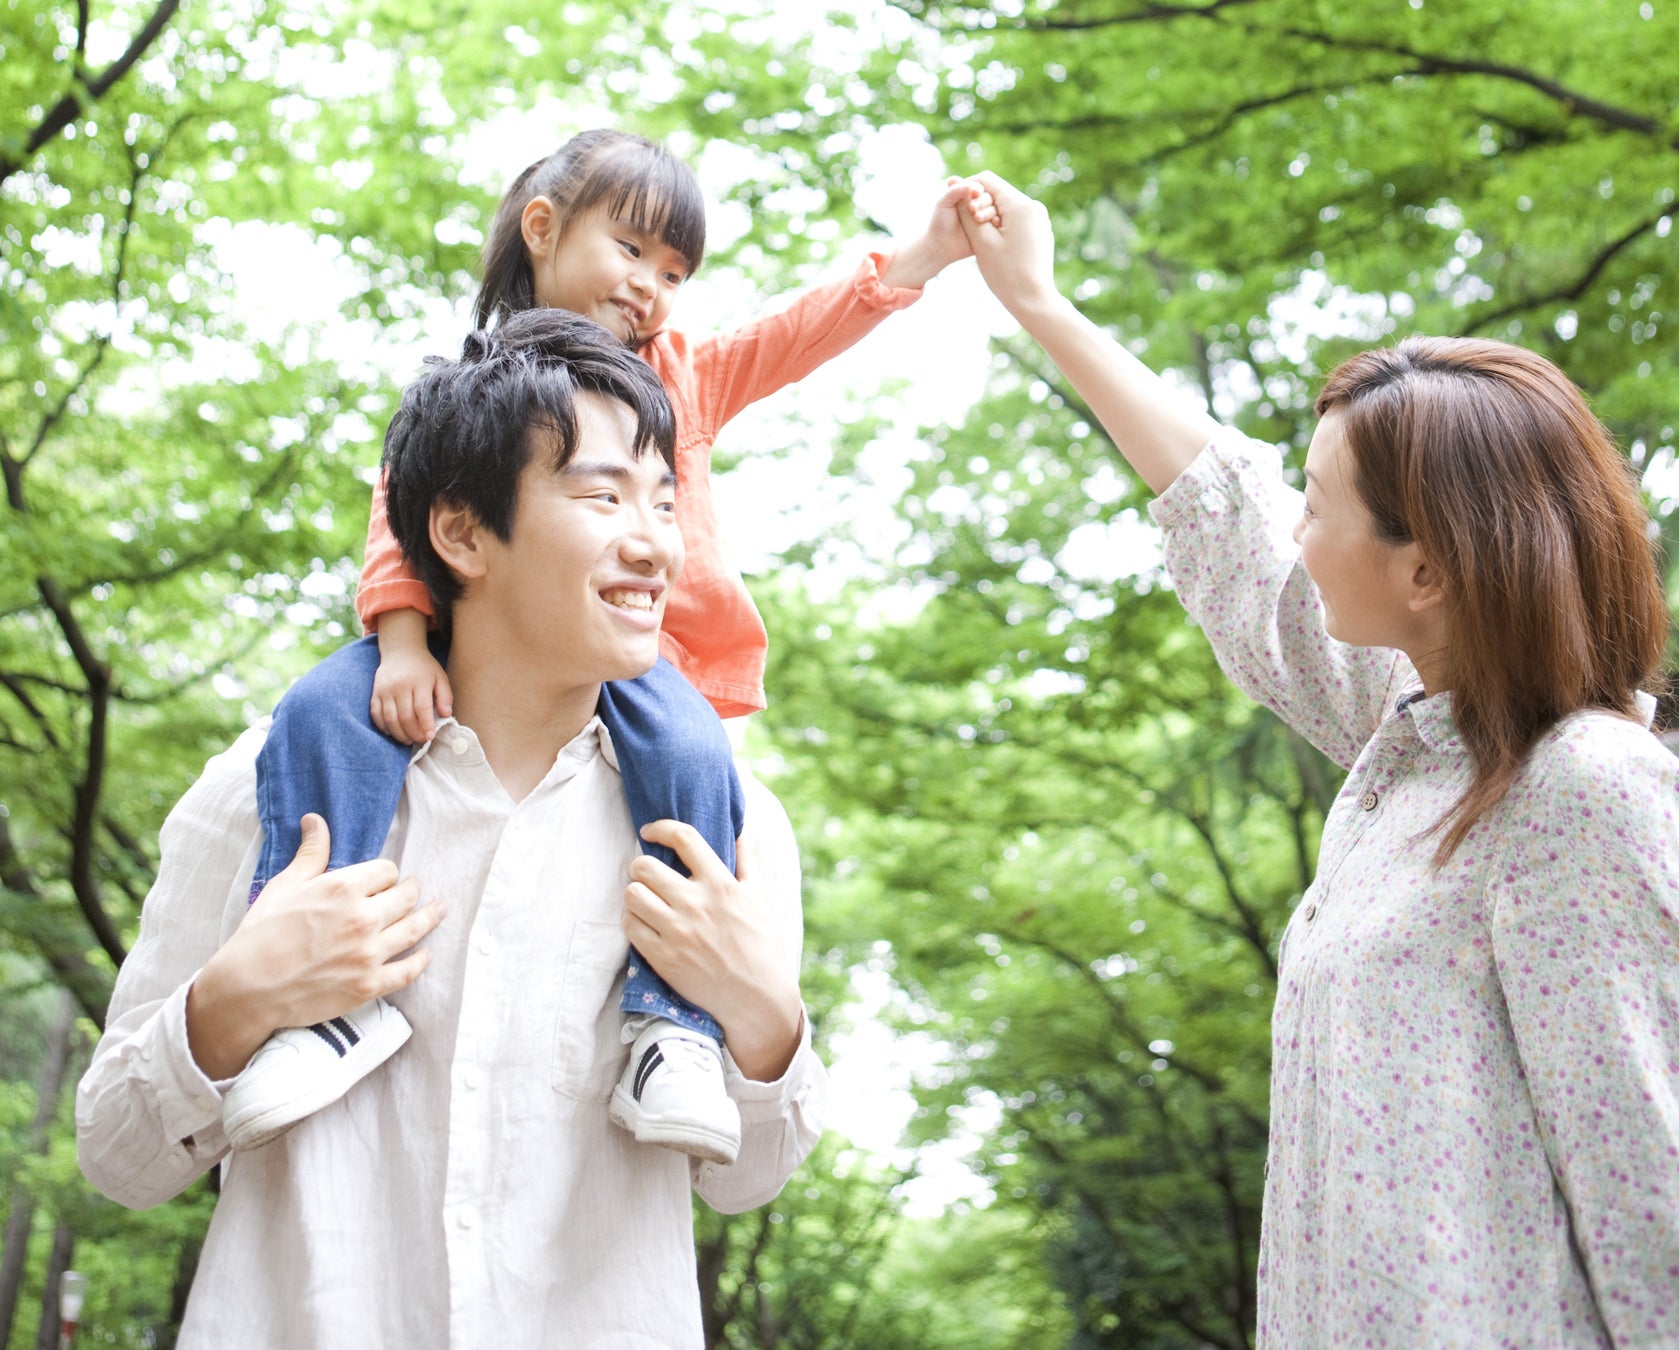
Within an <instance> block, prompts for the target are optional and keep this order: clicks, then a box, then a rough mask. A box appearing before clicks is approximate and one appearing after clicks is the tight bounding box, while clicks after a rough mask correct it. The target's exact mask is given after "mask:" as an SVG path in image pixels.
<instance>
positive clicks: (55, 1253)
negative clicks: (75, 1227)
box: [35, 1224, 76, 1350]
mask: <svg viewBox="0 0 1679 1350" xmlns="http://www.w3.org/2000/svg"><path fill="white" fill-rule="evenodd" d="M75 1246H76V1235H75V1234H74V1233H72V1232H71V1231H70V1230H69V1229H68V1228H66V1227H65V1226H64V1225H63V1224H59V1226H58V1227H57V1228H55V1229H53V1230H52V1251H51V1252H50V1253H48V1255H47V1278H46V1280H45V1282H44V1283H43V1284H42V1285H41V1325H40V1328H39V1329H38V1330H37V1331H36V1332H35V1350H58V1277H59V1276H60V1275H62V1274H63V1273H64V1272H65V1271H67V1270H69V1269H70V1254H71V1252H72V1251H73V1250H74V1249H75Z"/></svg>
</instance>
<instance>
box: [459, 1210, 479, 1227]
mask: <svg viewBox="0 0 1679 1350" xmlns="http://www.w3.org/2000/svg"><path fill="white" fill-rule="evenodd" d="M477 1222H478V1216H477V1215H476V1214H474V1213H473V1212H472V1210H471V1209H470V1208H466V1209H462V1210H461V1212H460V1213H459V1214H457V1215H455V1225H456V1227H459V1228H471V1227H472V1225H473V1224H475V1223H477Z"/></svg>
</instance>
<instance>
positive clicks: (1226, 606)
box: [970, 175, 1679, 1350]
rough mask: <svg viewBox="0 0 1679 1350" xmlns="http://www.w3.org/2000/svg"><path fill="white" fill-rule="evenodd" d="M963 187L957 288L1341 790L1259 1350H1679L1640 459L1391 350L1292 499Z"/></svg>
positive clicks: (1677, 877) (1269, 1187) (1673, 863)
mask: <svg viewBox="0 0 1679 1350" xmlns="http://www.w3.org/2000/svg"><path fill="white" fill-rule="evenodd" d="M982 180H983V181H985V182H986V184H987V186H988V187H989V189H990V191H991V194H992V197H993V199H994V201H995V205H996V210H997V213H998V215H997V219H998V220H999V222H1000V224H999V225H998V226H997V227H996V228H993V227H989V226H988V227H986V228H984V229H976V230H971V231H970V236H971V238H972V239H973V242H974V245H975V251H976V254H977V256H978V259H979V264H980V270H981V272H982V273H983V274H984V276H985V278H986V281H987V282H988V283H989V284H990V286H991V288H992V290H993V291H995V292H996V294H997V296H998V297H999V298H1000V299H1001V300H1002V301H1003V302H1004V304H1005V305H1007V306H1008V308H1009V309H1010V311H1011V312H1012V313H1013V314H1014V315H1015V317H1016V318H1017V319H1019V320H1020V323H1021V325H1022V326H1023V327H1024V328H1025V329H1026V331H1027V332H1028V333H1030V334H1031V335H1032V337H1033V338H1035V339H1036V340H1037V341H1038V342H1039V343H1040V344H1042V346H1043V348H1044V350H1045V351H1046V352H1047V353H1048V355H1049V356H1050V357H1051V359H1052V360H1054V361H1055V362H1056V364H1057V365H1058V366H1059V367H1060V368H1061V370H1062V371H1063V372H1064V373H1065V374H1066V376H1067V377H1068V379H1069V380H1070V381H1071V382H1072V384H1073V386H1074V387H1075V388H1076V389H1077V390H1078V392H1079V394H1080V396H1081V397H1082V398H1083V399H1084V400H1085V401H1086V402H1087V403H1088V405H1089V406H1090V408H1091V409H1092V410H1093V411H1094V412H1095V414H1096V416H1097V417H1098V419H1099V420H1100V421H1101V423H1102V425H1103V426H1104V427H1105V428H1106V429H1107V430H1108V432H1109V434H1110V435H1111V436H1112V437H1113V440H1114V443H1115V445H1116V446H1118V448H1119V449H1120V450H1121V452H1122V453H1124V454H1125V456H1126V457H1127V458H1128V459H1129V460H1130V462H1131V464H1132V466H1133V467H1134V468H1135V469H1136V471H1137V473H1138V474H1139V475H1140V476H1141V477H1142V479H1143V480H1144V481H1145V482H1146V483H1147V484H1148V485H1149V486H1150V487H1151V488H1152V489H1154V490H1155V491H1156V492H1157V493H1159V494H1160V495H1159V498H1158V500H1157V501H1156V503H1155V505H1154V508H1153V509H1154V516H1155V519H1156V520H1157V521H1159V523H1160V524H1161V525H1162V526H1163V527H1164V529H1165V532H1166V562H1167V566H1168V568H1169V569H1170V571H1171V574H1172V577H1173V580H1174V583H1175V585H1176V586H1177V589H1178V592H1179V594H1180V595H1181V597H1182V599H1183V602H1184V605H1185V607H1186V608H1187V609H1188V610H1189V612H1190V613H1191V614H1192V615H1193V616H1194V617H1195V618H1196V619H1197V620H1198V621H1199V623H1200V624H1201V626H1202V627H1203V628H1204V629H1205V631H1206V633H1207V636H1208V639H1209V640H1210V641H1211V642H1212V644H1213V647H1214V649H1215V651H1216V652H1217V653H1218V656H1219V660H1220V663H1221V664H1222V665H1223V667H1224V669H1225V670H1226V672H1228V673H1229V675H1230V676H1231V678H1232V679H1233V680H1235V681H1236V683H1237V684H1239V685H1240V686H1241V687H1242V688H1244V689H1245V690H1247V691H1248V692H1249V693H1250V694H1252V695H1253V696H1254V697H1255V698H1257V699H1259V700H1261V701H1263V702H1264V703H1266V704H1268V705H1269V706H1270V707H1272V708H1273V709H1275V710H1276V711H1277V713H1278V714H1279V715H1280V716H1282V717H1283V718H1284V719H1285V720H1286V721H1288V722H1289V723H1290V724H1291V725H1293V726H1294V727H1296V728H1297V729H1299V730H1300V732H1301V733H1302V734H1304V735H1305V736H1307V737H1308V738H1309V739H1311V740H1312V741H1313V742H1314V743H1315V744H1316V745H1318V746H1319V747H1320V748H1321V749H1322V750H1323V751H1324V752H1325V753H1326V754H1328V755H1330V756H1331V757H1332V758H1334V759H1335V760H1337V762H1339V763H1341V764H1343V765H1345V766H1348V767H1349V769H1350V772H1349V774H1348V777H1347V780H1346V783H1345V785H1344V786H1343V787H1342V789H1341V792H1340V794H1339V795H1338V797H1337V798H1336V800H1335V803H1334V806H1333V808H1332V810H1331V811H1330V814H1329V817H1328V819H1327V820H1326V822H1325V824H1324V830H1323V840H1322V846H1321V849H1320V853H1319V862H1318V874H1317V877H1316V879H1315V880H1314V882H1313V883H1312V886H1311V888H1310V889H1309V890H1308V891H1307V892H1306V894H1305V896H1303V897H1302V899H1301V901H1300V904H1299V906H1298V907H1297V908H1296V910H1295V912H1294V915H1293V917H1292V918H1291V919H1290V921H1289V924H1288V927H1287V930H1286V931H1285V932H1284V934H1283V940H1282V947H1281V952H1280V958H1279V965H1280V972H1279V979H1278V988H1277V1005H1276V1010H1275V1018H1274V1026H1273V1051H1274V1061H1273V1064H1274V1067H1273V1073H1272V1093H1271V1143H1270V1158H1269V1161H1268V1164H1267V1168H1266V1185H1265V1206H1264V1218H1263V1232H1262V1237H1261V1243H1260V1251H1259V1273H1258V1281H1259V1315H1258V1323H1259V1343H1260V1344H1261V1345H1262V1346H1275V1347H1279V1348H1280V1347H1288V1348H1289V1350H1292V1348H1293V1347H1297V1346H1298V1347H1305V1346H1329V1345H1354V1344H1357V1345H1373V1346H1402V1345H1403V1346H1413V1345H1415V1346H1421V1345H1431V1346H1432V1345H1463V1346H1493V1345H1522V1346H1540V1345H1543V1346H1553V1347H1586V1346H1606V1345H1618V1346H1631V1345H1648V1346H1656V1345H1679V1165H1676V1163H1675V1160H1676V1159H1679V960H1676V956H1679V761H1676V760H1675V758H1674V756H1673V755H1671V754H1669V753H1668V752H1667V750H1665V749H1664V748H1663V747H1662V746H1661V744H1660V743H1659V742H1658V741H1657V739H1656V738H1655V737H1654V736H1652V735H1651V734H1650V731H1649V729H1648V728H1649V724H1650V718H1651V713H1652V710H1653V702H1652V700H1651V699H1650V698H1649V697H1648V695H1646V694H1643V693H1641V692H1640V690H1641V688H1643V687H1645V686H1646V685H1647V683H1648V682H1649V681H1652V680H1653V679H1654V678H1655V677H1656V674H1657V670H1658V667H1659V664H1660V661H1661V657H1662V652H1663V647H1664V641H1665V637H1666V632H1667V611H1666V605H1665V603H1664V597H1663V593H1662V587H1661V584H1660V581H1659V579H1658V576H1657V571H1656V567H1655V563H1654V559H1653V557H1652V555H1651V550H1650V545H1649V537H1650V536H1649V533H1648V527H1649V520H1648V517H1647V516H1646V514H1645V511H1644V507H1643V504H1642V502H1641V500H1640V498H1639V494H1638V488H1637V484H1636V482H1635V480H1634V478H1633V476H1632V474H1631V472H1630V470H1629V467H1628V465H1627V462H1626V460H1625V458H1624V457H1623V456H1622V455H1620V454H1619V453H1618V452H1617V450H1616V449H1615V446H1614V443H1613V441H1612V440H1611V438H1610V437H1609V435H1608V433H1607V432H1606V431H1605V430H1604V428H1603V427H1602V425H1601V424H1599V423H1598V422H1597V420H1596V419H1595V418H1594V417H1593V416H1592V415H1591V413H1590V412H1589V410H1588V409H1587V408H1586V406H1585V403H1584V401H1583V400H1582V399H1581V397H1580V395H1579V392H1578V391H1577V390H1576V389H1575V388H1574V386H1573V385H1571V384H1570V383H1569V382H1568V380H1567V378H1566V377H1565V376H1564V375H1563V374H1562V373H1561V372H1560V371H1559V370H1557V368H1556V367H1555V366H1553V365H1551V363H1550V362H1548V361H1546V360H1544V359H1543V358H1541V357H1539V356H1536V355H1534V354H1533V353H1531V352H1527V351H1523V350H1521V349H1520V348H1516V347H1511V346H1508V345H1506V344H1504V343H1499V342H1487V341H1475V340H1470V339H1453V338H1426V337H1413V338H1409V339H1407V340H1406V341H1404V342H1402V343H1400V344H1399V345H1398V346H1397V347H1395V348H1392V349H1389V350H1378V351H1371V352H1366V353H1365V354H1363V355H1362V356H1357V357H1354V358H1353V359H1352V360H1350V361H1348V362H1346V363H1345V364H1344V365H1343V366H1341V367H1340V368H1339V369H1338V370H1336V371H1335V372H1334V373H1333V374H1331V375H1330V377H1329V380H1328V382H1327V383H1326V384H1325V386H1324V389H1323V392H1322V393H1321V394H1320V395H1319V398H1318V402H1317V412H1318V414H1319V417H1320V419H1321V420H1320V422H1319V424H1318V428H1317V432H1316V434H1315V435H1314V436H1313V438H1312V443H1311V447H1310V449H1309V451H1308V454H1307V457H1306V489H1305V493H1304V495H1302V494H1301V493H1299V492H1296V491H1294V490H1293V489H1291V488H1289V487H1287V486H1285V484H1284V483H1283V480H1282V474H1281V468H1282V465H1281V461H1280V459H1279V457H1278V456H1277V454H1276V452H1275V450H1274V449H1272V448H1271V447H1268V446H1261V445H1256V444H1254V443H1252V442H1250V441H1248V440H1246V439H1245V438H1244V437H1242V436H1240V435H1238V434H1236V433H1235V432H1232V431H1230V430H1228V429H1226V428H1224V427H1221V426H1219V425H1218V424H1217V423H1215V422H1213V421H1212V420H1211V419H1210V418H1208V417H1207V416H1206V415H1205V414H1203V413H1201V412H1200V411H1199V410H1197V409H1195V408H1193V407H1188V406H1186V405H1185V404H1183V403H1182V402H1181V401H1180V400H1179V398H1178V397H1177V396H1176V395H1175V394H1174V393H1173V391H1172V390H1171V389H1170V388H1169V387H1168V386H1167V385H1165V384H1164V383H1163V382H1161V381H1160V380H1159V379H1158V378H1157V377H1155V376H1154V375H1153V374H1152V373H1151V372H1149V371H1148V370H1147V369H1145V368H1144V367H1143V366H1142V365H1141V364H1140V363H1139V362H1137V361H1136V360H1135V359H1134V358H1133V357H1132V356H1131V355H1130V354H1129V353H1128V352H1126V351H1125V349H1124V348H1123V347H1121V346H1120V345H1119V344H1118V343H1116V342H1114V341H1113V340H1112V339H1111V338H1109V337H1108V336H1107V335H1106V334H1104V333H1103V332H1102V331H1101V330H1100V329H1098V328H1096V327H1095V326H1094V325H1093V324H1091V323H1089V322H1088V321H1087V320H1085V319H1084V318H1083V317H1082V316H1081V315H1079V314H1078V312H1077V311H1076V310H1075V309H1074V308H1073V307H1072V305H1071V304H1070V303H1069V302H1068V301H1066V300H1065V299H1064V298H1063V297H1061V296H1060V295H1059V294H1057V292H1056V289H1055V282H1054V273H1053V239H1052V237H1051V233H1050V230H1049V224H1048V217H1047V214H1046V213H1045V212H1044V210H1043V208H1042V207H1041V206H1039V205H1038V204H1037V203H1035V202H1033V201H1031V200H1030V199H1029V198H1027V197H1025V196H1024V195H1022V194H1021V193H1019V192H1016V191H1014V190H1013V189H1012V188H1009V187H1008V186H1007V185H1006V184H1004V183H1001V182H1000V181H999V180H996V179H994V178H991V177H990V176H989V175H982ZM1291 527H1292V535H1291Z"/></svg>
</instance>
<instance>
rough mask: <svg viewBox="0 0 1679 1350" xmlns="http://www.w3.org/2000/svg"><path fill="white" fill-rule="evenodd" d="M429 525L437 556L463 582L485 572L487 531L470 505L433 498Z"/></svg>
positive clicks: (432, 544) (432, 543)
mask: <svg viewBox="0 0 1679 1350" xmlns="http://www.w3.org/2000/svg"><path fill="white" fill-rule="evenodd" d="M429 529H430V534H431V546H432V548H433V549H434V550H436V552H437V556H438V558H439V559H441V560H442V562H443V564H444V566H446V567H448V568H449V569H450V570H451V571H452V572H454V573H455V575H456V576H458V577H460V579H461V580H462V581H463V582H467V581H473V580H476V579H477V578H479V577H481V576H483V575H484V572H485V570H486V567H487V563H488V555H487V552H486V550H485V547H484V545H485V541H486V540H487V538H488V531H486V530H485V529H484V526H483V525H482V524H481V523H480V521H479V519H478V517H477V516H476V515H474V514H473V513H472V512H471V511H470V510H469V509H467V508H466V507H464V506H456V505H454V504H453V503H452V502H444V501H437V502H433V503H432V506H431V521H430V526H429Z"/></svg>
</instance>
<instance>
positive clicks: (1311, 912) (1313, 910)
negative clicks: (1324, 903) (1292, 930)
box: [1306, 905, 1318, 923]
mask: <svg viewBox="0 0 1679 1350" xmlns="http://www.w3.org/2000/svg"><path fill="white" fill-rule="evenodd" d="M1317 916H1318V907H1317V906H1316V905H1307V906H1306V922H1307V923H1310V922H1311V921H1312V920H1313V919H1315V918H1317Z"/></svg>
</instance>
